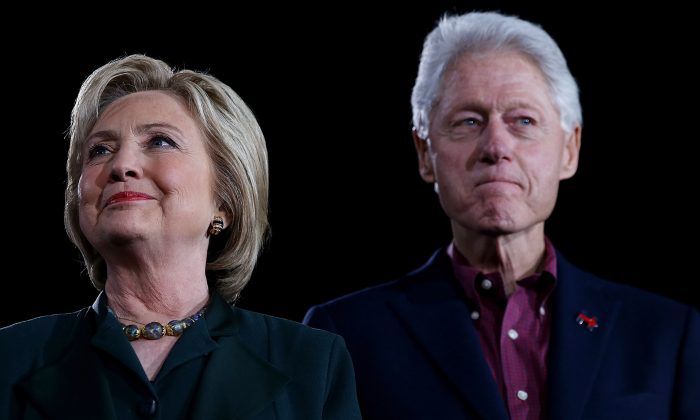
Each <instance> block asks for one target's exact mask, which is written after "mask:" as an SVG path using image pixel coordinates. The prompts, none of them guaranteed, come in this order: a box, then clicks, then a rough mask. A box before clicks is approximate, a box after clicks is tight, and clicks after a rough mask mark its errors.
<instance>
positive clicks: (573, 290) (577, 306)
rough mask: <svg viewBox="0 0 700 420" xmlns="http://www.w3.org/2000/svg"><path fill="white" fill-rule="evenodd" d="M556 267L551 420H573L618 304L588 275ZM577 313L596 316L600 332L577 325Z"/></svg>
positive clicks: (594, 372) (585, 398) (578, 414)
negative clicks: (557, 419)
mask: <svg viewBox="0 0 700 420" xmlns="http://www.w3.org/2000/svg"><path fill="white" fill-rule="evenodd" d="M557 261H558V267H557V272H558V276H557V277H558V279H557V287H556V289H555V295H554V296H555V299H554V303H553V304H554V310H553V315H554V318H553V321H552V333H551V341H550V343H551V344H550V350H549V389H550V390H551V391H550V395H549V401H550V418H555V419H556V418H566V419H571V420H578V419H580V418H581V416H582V414H583V409H584V407H585V405H586V402H587V401H588V399H589V398H590V395H591V391H592V389H593V384H594V381H595V378H596V376H597V374H598V368H599V366H600V361H601V358H602V356H603V354H604V353H605V347H606V345H607V342H608V339H609V337H610V335H611V334H612V331H613V328H614V325H615V319H616V316H617V310H618V303H617V302H615V301H614V300H613V299H612V298H611V297H610V296H608V295H607V294H606V293H605V291H604V290H601V289H600V287H599V285H598V284H597V282H595V281H594V282H591V281H590V280H589V279H590V278H592V276H591V275H590V274H588V273H585V272H582V271H580V270H578V269H576V268H575V267H574V266H572V265H570V264H569V263H568V262H567V261H566V260H565V259H564V257H562V256H561V254H558V255H557ZM580 313H584V314H586V315H587V316H595V317H596V318H597V322H598V325H599V326H598V327H597V328H594V329H593V330H592V331H591V330H589V329H588V328H586V327H585V326H582V325H578V323H577V320H576V318H577V316H578V315H579V314H580Z"/></svg>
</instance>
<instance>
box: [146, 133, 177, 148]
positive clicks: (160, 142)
mask: <svg viewBox="0 0 700 420" xmlns="http://www.w3.org/2000/svg"><path fill="white" fill-rule="evenodd" d="M150 144H151V146H155V147H176V145H175V142H174V141H173V139H171V138H170V137H168V136H160V135H158V136H153V137H151V140H150Z"/></svg>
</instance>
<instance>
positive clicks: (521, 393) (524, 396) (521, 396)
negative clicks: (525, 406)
mask: <svg viewBox="0 0 700 420" xmlns="http://www.w3.org/2000/svg"><path fill="white" fill-rule="evenodd" d="M518 399H520V400H522V401H525V400H527V392H525V391H522V390H520V391H518Z"/></svg>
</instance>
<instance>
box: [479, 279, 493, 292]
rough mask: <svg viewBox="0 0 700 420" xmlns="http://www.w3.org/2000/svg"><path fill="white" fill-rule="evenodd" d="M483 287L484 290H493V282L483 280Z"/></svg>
mask: <svg viewBox="0 0 700 420" xmlns="http://www.w3.org/2000/svg"><path fill="white" fill-rule="evenodd" d="M481 287H482V288H483V289H484V290H489V289H491V288H492V287H493V283H491V280H489V279H483V280H482V281H481Z"/></svg>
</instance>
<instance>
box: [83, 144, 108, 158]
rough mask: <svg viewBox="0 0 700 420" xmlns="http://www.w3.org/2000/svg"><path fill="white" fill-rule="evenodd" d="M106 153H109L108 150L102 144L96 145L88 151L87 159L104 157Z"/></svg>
mask: <svg viewBox="0 0 700 420" xmlns="http://www.w3.org/2000/svg"><path fill="white" fill-rule="evenodd" d="M108 153H111V151H110V150H109V148H107V146H105V145H103V144H96V145H94V146H92V147H90V149H89V150H88V158H90V159H92V158H95V157H98V156H104V155H106V154H108Z"/></svg>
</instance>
